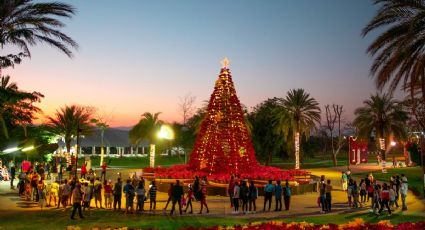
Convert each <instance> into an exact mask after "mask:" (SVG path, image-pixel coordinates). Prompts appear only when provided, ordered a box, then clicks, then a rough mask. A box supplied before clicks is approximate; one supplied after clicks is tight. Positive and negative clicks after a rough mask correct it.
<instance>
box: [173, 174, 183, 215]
mask: <svg viewBox="0 0 425 230" xmlns="http://www.w3.org/2000/svg"><path fill="white" fill-rule="evenodd" d="M183 195H184V193H183V187H182V186H181V185H180V181H179V180H177V181H176V185H175V186H174V187H173V190H172V191H171V200H172V202H173V204H172V208H171V212H170V215H171V216H172V215H173V213H174V210H175V209H176V203H177V204H178V206H179V213H180V215H182V205H181V200H182V197H183Z"/></svg>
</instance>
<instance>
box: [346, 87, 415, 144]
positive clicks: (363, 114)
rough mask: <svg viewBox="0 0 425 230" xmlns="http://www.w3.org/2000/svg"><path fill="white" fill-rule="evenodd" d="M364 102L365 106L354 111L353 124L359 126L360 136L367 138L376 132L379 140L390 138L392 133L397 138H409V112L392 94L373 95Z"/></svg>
mask: <svg viewBox="0 0 425 230" xmlns="http://www.w3.org/2000/svg"><path fill="white" fill-rule="evenodd" d="M363 104H364V106H363V107H360V108H357V109H356V110H355V111H354V114H355V115H356V118H355V119H354V122H353V124H354V125H355V126H356V127H357V129H358V132H359V133H358V135H359V136H360V137H362V138H365V139H367V138H369V137H370V136H371V134H372V132H374V133H375V136H376V139H377V140H378V138H389V137H390V136H391V135H393V136H394V137H395V138H396V139H397V140H405V139H406V138H407V131H406V122H407V119H408V115H407V112H406V111H404V109H403V107H402V104H401V103H400V102H398V101H397V100H394V99H393V98H392V97H391V95H390V94H383V95H379V94H375V95H372V96H371V97H370V98H369V99H367V100H365V101H363Z"/></svg>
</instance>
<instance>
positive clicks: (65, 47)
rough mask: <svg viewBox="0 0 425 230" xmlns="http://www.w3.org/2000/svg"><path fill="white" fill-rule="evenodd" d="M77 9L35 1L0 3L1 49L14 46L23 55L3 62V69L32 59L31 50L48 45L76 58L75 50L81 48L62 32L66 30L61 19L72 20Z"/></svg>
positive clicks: (62, 4) (23, 0)
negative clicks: (22, 59) (62, 29)
mask: <svg viewBox="0 0 425 230" xmlns="http://www.w3.org/2000/svg"><path fill="white" fill-rule="evenodd" d="M74 14H75V9H74V7H72V6H71V5H69V4H65V3H58V2H49V3H33V1H32V0H5V1H0V19H1V20H0V45H1V48H3V47H4V46H5V45H14V46H17V47H19V48H20V49H21V50H22V52H21V53H19V54H17V55H13V54H10V55H6V56H2V57H1V58H0V61H1V67H7V66H10V65H13V63H20V61H21V58H22V57H24V56H31V53H30V50H29V46H33V45H36V44H37V43H40V42H41V43H46V44H49V45H51V46H53V47H55V48H58V49H59V50H61V51H62V52H63V53H65V54H66V55H67V56H69V57H72V55H73V53H72V51H71V48H78V44H77V43H76V42H75V41H74V40H73V39H72V38H70V37H69V36H68V35H66V34H64V33H63V32H61V31H60V29H61V28H63V27H64V26H65V24H64V23H62V22H61V21H60V20H59V19H60V18H71V17H72V16H73V15H74Z"/></svg>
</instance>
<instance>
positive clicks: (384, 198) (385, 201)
mask: <svg viewBox="0 0 425 230" xmlns="http://www.w3.org/2000/svg"><path fill="white" fill-rule="evenodd" d="M381 202H382V204H381V208H380V209H379V212H378V215H380V214H381V212H382V210H383V209H384V206H385V207H387V210H388V215H390V216H391V209H390V206H389V202H390V191H389V190H388V186H387V183H384V184H383V186H382V192H381Z"/></svg>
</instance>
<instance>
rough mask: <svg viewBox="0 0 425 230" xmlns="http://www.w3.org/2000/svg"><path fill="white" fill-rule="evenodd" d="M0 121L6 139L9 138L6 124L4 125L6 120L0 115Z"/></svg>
mask: <svg viewBox="0 0 425 230" xmlns="http://www.w3.org/2000/svg"><path fill="white" fill-rule="evenodd" d="M0 122H1V127H2V129H3V134H4V136H5V137H6V139H9V132H8V130H7V126H6V121H5V120H4V118H3V116H1V115H0Z"/></svg>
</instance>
